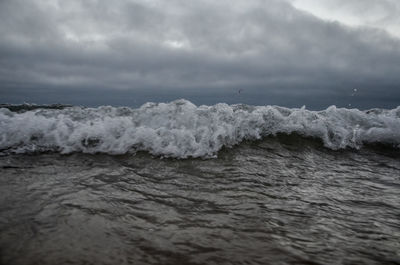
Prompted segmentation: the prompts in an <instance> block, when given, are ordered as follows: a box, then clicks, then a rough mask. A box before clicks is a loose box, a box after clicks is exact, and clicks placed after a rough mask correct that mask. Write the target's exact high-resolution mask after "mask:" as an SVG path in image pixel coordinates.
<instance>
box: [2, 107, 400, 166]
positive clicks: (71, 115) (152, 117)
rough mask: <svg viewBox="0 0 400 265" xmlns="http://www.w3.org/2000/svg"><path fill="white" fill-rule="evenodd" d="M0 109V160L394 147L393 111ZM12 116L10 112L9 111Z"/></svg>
mask: <svg viewBox="0 0 400 265" xmlns="http://www.w3.org/2000/svg"><path fill="white" fill-rule="evenodd" d="M2 107H3V108H0V150H1V154H3V155H4V154H10V153H29V152H42V151H56V152H61V153H71V152H84V153H98V152H100V153H109V154H125V153H134V152H136V151H147V152H149V153H151V154H153V155H157V156H163V157H174V158H188V157H212V156H215V155H216V154H217V152H218V151H219V150H220V149H221V148H222V147H231V146H233V145H236V144H238V143H240V142H242V141H243V140H258V139H261V138H262V137H266V136H273V135H277V134H281V133H283V134H298V135H300V136H304V137H313V138H318V139H320V140H321V141H322V142H323V144H324V146H325V147H327V148H330V149H334V150H337V149H343V148H357V149H358V148H361V147H362V146H363V145H364V144H371V143H379V144H384V145H390V146H392V147H393V148H400V107H397V108H396V109H393V110H384V109H373V110H369V111H360V110H357V109H345V108H336V107H335V106H331V107H329V108H327V109H326V110H323V111H310V110H307V109H305V108H301V109H289V108H284V107H278V106H249V105H227V104H222V103H221V104H216V105H214V106H196V105H194V104H192V103H191V102H189V101H187V100H177V101H173V102H170V103H146V104H144V105H143V106H141V107H140V108H138V109H132V108H127V107H110V106H102V107H98V108H84V107H68V106H66V107H60V106H58V105H57V107H56V108H42V107H37V108H34V107H32V108H28V109H27V108H17V109H12V108H11V110H10V108H7V107H6V106H5V105H2ZM15 110H17V111H15Z"/></svg>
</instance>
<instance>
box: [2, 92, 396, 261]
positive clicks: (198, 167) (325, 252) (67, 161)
mask: <svg viewBox="0 0 400 265" xmlns="http://www.w3.org/2000/svg"><path fill="white" fill-rule="evenodd" d="M0 264H7V265H8V264H10V265H20V264H24V265H25V264H43V265H46V264H96V265H99V264H121V265H122V264H135V265H136V264H139V265H140V264H173V265H179V264H188V265H200V264H215V265H223V264H277V265H283V264H311V265H313V264H400V107H397V108H395V109H370V110H358V109H347V108H337V107H335V106H331V107H329V108H327V109H325V110H320V111H312V110H308V109H306V108H305V107H303V108H285V107H279V106H250V105H243V104H236V105H228V104H223V103H220V104H216V105H212V106H205V105H202V106H196V105H195V104H193V103H191V102H189V101H187V100H183V99H182V100H176V101H173V102H169V103H146V104H144V105H142V106H141V107H139V108H129V107H112V106H101V107H96V108H89V107H82V106H70V105H60V104H54V105H34V104H22V105H10V104H1V105H0Z"/></svg>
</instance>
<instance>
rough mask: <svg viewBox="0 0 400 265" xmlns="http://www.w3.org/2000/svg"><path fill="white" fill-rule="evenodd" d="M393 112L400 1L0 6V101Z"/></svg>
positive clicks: (160, 0)
mask: <svg viewBox="0 0 400 265" xmlns="http://www.w3.org/2000/svg"><path fill="white" fill-rule="evenodd" d="M178 98H186V99H189V100H191V101H192V102H194V103H195V104H215V103H217V102H227V103H247V104H253V105H267V104H273V105H282V106H288V107H301V106H303V105H306V107H308V108H311V109H321V108H326V107H327V106H329V105H337V106H340V107H358V108H362V109H365V108H373V107H385V108H393V107H395V106H398V105H400V1H398V0H363V1H360V0H264V1H257V0H235V1H232V0H230V1H228V0H218V1H216V0H197V1H194V0H168V1H166V0H119V1H117V0H115V1H113V0H68V1H65V0H0V101H1V102H8V103H22V102H35V103H55V102H59V103H70V104H79V105H87V106H97V105H104V104H107V105H128V106H138V105H140V104H142V103H144V102H146V101H164V102H165V101H170V100H174V99H178Z"/></svg>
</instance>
